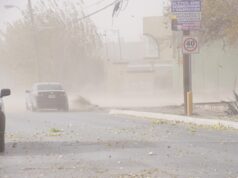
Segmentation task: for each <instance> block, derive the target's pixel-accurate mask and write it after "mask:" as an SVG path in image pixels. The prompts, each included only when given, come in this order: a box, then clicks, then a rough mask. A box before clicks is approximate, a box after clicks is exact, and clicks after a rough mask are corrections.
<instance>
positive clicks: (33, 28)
mask: <svg viewBox="0 0 238 178" xmlns="http://www.w3.org/2000/svg"><path fill="white" fill-rule="evenodd" d="M4 7H5V8H6V9H12V8H16V9H18V10H19V11H20V12H21V13H22V11H21V9H20V8H19V7H18V6H15V5H11V4H7V5H4ZM28 10H29V13H30V18H31V25H32V31H33V40H34V46H35V60H36V70H37V79H38V80H39V81H40V67H39V63H40V60H39V51H38V43H37V35H36V26H35V22H34V15H33V9H32V3H31V0H28Z"/></svg>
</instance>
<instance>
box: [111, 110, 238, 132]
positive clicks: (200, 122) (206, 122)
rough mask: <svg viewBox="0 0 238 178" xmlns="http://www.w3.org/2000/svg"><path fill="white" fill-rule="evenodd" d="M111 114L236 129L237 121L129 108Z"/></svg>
mask: <svg viewBox="0 0 238 178" xmlns="http://www.w3.org/2000/svg"><path fill="white" fill-rule="evenodd" d="M109 114H111V115H127V116H133V117H140V118H148V119H156V120H162V121H170V122H181V123H186V124H195V125H199V126H221V127H224V128H232V129H238V122H233V121H226V120H218V119H202V118H194V117H188V116H179V115H170V114H161V113H151V112H139V111H130V110H111V111H110V112H109Z"/></svg>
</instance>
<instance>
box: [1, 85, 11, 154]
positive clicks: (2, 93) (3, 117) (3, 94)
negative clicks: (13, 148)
mask: <svg viewBox="0 0 238 178" xmlns="http://www.w3.org/2000/svg"><path fill="white" fill-rule="evenodd" d="M10 94H11V90H10V89H2V90H1V93H0V153H1V152H4V148H5V114H4V104H3V100H2V98H3V97H4V96H9V95H10Z"/></svg>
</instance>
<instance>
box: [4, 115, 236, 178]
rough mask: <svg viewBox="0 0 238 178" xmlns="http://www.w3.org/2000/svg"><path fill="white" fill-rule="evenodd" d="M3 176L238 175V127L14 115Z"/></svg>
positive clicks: (183, 177)
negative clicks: (225, 128)
mask: <svg viewBox="0 0 238 178" xmlns="http://www.w3.org/2000/svg"><path fill="white" fill-rule="evenodd" d="M7 116H8V118H7V140H6V141H7V144H6V153H5V154H4V155H0V177H1V178H38V177H47V178H48V177H50V178H51V177H52V178H53V177H55V178H66V177H67V178H71V177H72V178H81V177H83V178H87V177H90V178H91V177H92V178H94V177H99V178H101V177H102V178H104V177H105V178H111V177H112V178H114V177H115V178H129V177H140V178H142V177H154V178H157V177H162V178H164V177H165V178H166V177H181V178H193V177H194V178H198V177H201V178H203V177H214V178H219V177H221V178H224V177H227V178H237V177H238V132H237V131H224V130H213V129H208V128H206V129H205V128H195V127H193V126H185V125H168V124H165V123H160V122H153V121H148V120H142V119H136V118H127V117H123V116H110V115H108V114H107V113H95V112H94V113H93V112H92V113H77V112H71V113H53V112H46V113H30V112H18V113H13V112H12V113H8V115H7Z"/></svg>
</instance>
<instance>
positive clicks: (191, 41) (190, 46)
mask: <svg viewBox="0 0 238 178" xmlns="http://www.w3.org/2000/svg"><path fill="white" fill-rule="evenodd" d="M198 52H199V48H198V39H197V38H196V37H184V38H183V53H184V54H195V53H198Z"/></svg>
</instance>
